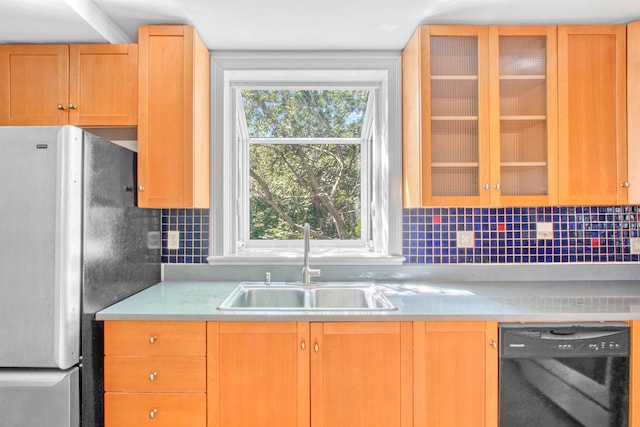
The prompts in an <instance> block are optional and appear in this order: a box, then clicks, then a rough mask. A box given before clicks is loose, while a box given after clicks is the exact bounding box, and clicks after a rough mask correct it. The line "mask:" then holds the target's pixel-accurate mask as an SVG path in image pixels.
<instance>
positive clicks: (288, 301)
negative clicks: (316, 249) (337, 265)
mask: <svg viewBox="0 0 640 427" xmlns="http://www.w3.org/2000/svg"><path fill="white" fill-rule="evenodd" d="M218 309H220V310H269V311H271V310H276V311H277V310H298V311H306V310H315V311H323V310H334V311H335V310H348V311H351V310H395V309H396V307H395V306H394V305H393V304H391V302H389V300H388V299H387V298H386V297H385V296H384V295H383V294H382V292H380V291H379V290H378V289H377V288H376V287H375V285H373V284H371V283H328V284H313V285H303V284H300V283H293V284H286V283H283V282H279V283H272V284H271V285H265V284H264V283H258V282H245V283H241V284H239V285H238V286H237V287H236V288H235V289H234V290H233V291H232V292H231V293H230V294H229V296H228V297H227V298H226V299H225V300H224V301H223V302H222V304H220V306H219V307H218Z"/></svg>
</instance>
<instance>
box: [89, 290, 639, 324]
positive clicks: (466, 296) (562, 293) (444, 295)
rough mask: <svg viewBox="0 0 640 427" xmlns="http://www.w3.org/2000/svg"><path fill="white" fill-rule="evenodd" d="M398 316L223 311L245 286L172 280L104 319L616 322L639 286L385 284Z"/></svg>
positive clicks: (633, 304) (628, 315) (631, 305)
mask: <svg viewBox="0 0 640 427" xmlns="http://www.w3.org/2000/svg"><path fill="white" fill-rule="evenodd" d="M375 283H376V285H378V286H379V288H380V289H381V290H382V291H383V293H384V294H385V296H386V297H387V298H388V299H389V300H390V301H391V302H392V303H393V304H394V305H395V306H396V307H397V310H394V311H380V312H378V311H376V312H374V311H250V312H248V311H238V310H231V311H230V310H224V311H221V310H218V309H217V307H218V305H220V303H222V301H223V300H224V299H225V298H226V297H227V295H228V294H229V293H230V292H231V291H232V290H233V289H234V287H235V286H236V285H237V284H238V282H237V281H236V282H230V281H167V282H162V283H159V284H157V285H155V286H152V287H150V288H148V289H146V290H144V291H142V292H140V293H138V294H136V295H133V296H131V297H129V298H127V299H125V300H123V301H121V302H119V303H116V304H114V305H112V306H111V307H108V308H106V309H104V310H102V311H100V312H98V313H97V314H96V319H97V320H178V321H181V320H206V321H398V320H401V321H407V320H495V321H523V322H524V321H609V320H632V319H640V281H635V280H615V281H607V280H593V281H575V282H574V281H562V282H530V281H518V282H504V281H503V282H498V283H496V284H489V283H490V282H440V281H435V282H425V281H414V282H412V281H407V282H401V283H398V282H386V281H376V282H375Z"/></svg>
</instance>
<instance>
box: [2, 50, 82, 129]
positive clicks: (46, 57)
mask: <svg viewBox="0 0 640 427" xmlns="http://www.w3.org/2000/svg"><path fill="white" fill-rule="evenodd" d="M0 88H1V89H0V126H38V125H65V124H68V123H69V116H68V110H67V103H68V101H69V47H68V46H67V45H0Z"/></svg>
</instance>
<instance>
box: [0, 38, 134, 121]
mask: <svg viewBox="0 0 640 427" xmlns="http://www.w3.org/2000/svg"><path fill="white" fill-rule="evenodd" d="M137 52H138V49H137V45H135V44H127V45H109V44H87V45H2V46H0V83H1V84H2V88H3V89H2V90H0V125H4V126H36V125H64V124H74V125H79V126H88V127H92V126H93V127H98V126H99V127H102V126H135V125H136V122H137V67H138V54H137Z"/></svg>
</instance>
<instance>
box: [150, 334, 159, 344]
mask: <svg viewBox="0 0 640 427" xmlns="http://www.w3.org/2000/svg"><path fill="white" fill-rule="evenodd" d="M157 340H158V337H157V336H155V335H151V336H150V337H149V344H154V343H155V342H156V341H157Z"/></svg>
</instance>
